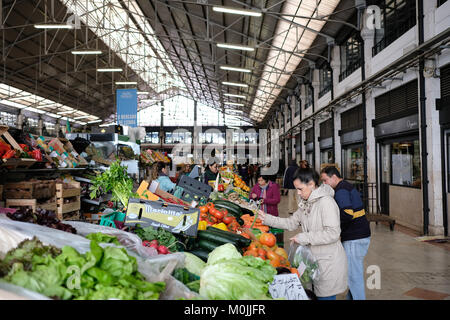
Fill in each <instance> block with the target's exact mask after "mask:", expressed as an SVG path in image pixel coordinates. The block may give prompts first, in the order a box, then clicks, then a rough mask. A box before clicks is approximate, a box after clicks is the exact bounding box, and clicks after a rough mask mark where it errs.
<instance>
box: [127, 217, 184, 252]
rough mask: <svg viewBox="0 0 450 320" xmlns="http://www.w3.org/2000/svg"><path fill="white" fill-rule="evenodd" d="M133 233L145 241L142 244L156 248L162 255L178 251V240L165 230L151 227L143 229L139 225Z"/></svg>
mask: <svg viewBox="0 0 450 320" xmlns="http://www.w3.org/2000/svg"><path fill="white" fill-rule="evenodd" d="M133 232H134V233H136V235H137V236H138V237H139V238H141V239H142V240H143V242H142V244H143V245H144V246H148V247H154V248H155V249H157V250H158V253H160V254H167V253H170V252H175V251H177V247H176V244H177V238H175V236H174V235H173V234H172V233H170V232H169V231H166V230H164V229H163V228H158V229H155V228H153V227H151V226H149V227H145V228H141V227H140V226H139V224H137V225H136V228H135V229H134V230H133ZM152 241H153V243H152ZM169 250H170V251H169Z"/></svg>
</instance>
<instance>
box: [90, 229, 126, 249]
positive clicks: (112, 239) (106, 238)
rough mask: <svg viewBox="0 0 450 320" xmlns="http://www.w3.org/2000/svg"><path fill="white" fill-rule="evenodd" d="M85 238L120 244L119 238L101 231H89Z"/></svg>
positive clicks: (98, 241)
mask: <svg viewBox="0 0 450 320" xmlns="http://www.w3.org/2000/svg"><path fill="white" fill-rule="evenodd" d="M86 239H89V240H92V241H95V242H97V243H102V242H103V243H113V244H116V245H118V246H120V242H119V240H117V237H115V236H110V235H109V234H104V233H101V232H96V233H90V234H88V235H87V236H86Z"/></svg>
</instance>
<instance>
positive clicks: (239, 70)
mask: <svg viewBox="0 0 450 320" xmlns="http://www.w3.org/2000/svg"><path fill="white" fill-rule="evenodd" d="M220 69H222V70H228V71H237V72H247V73H249V72H251V70H250V69H244V68H236V67H230V66H220Z"/></svg>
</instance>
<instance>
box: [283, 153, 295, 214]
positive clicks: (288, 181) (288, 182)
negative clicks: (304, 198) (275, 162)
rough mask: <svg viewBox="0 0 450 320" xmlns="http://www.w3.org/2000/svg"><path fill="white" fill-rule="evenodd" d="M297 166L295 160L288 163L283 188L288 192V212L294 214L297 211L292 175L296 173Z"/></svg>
mask: <svg viewBox="0 0 450 320" xmlns="http://www.w3.org/2000/svg"><path fill="white" fill-rule="evenodd" d="M297 169H298V166H297V163H296V162H295V160H290V161H289V166H288V167H287V168H286V171H285V172H284V178H283V188H284V189H286V190H288V212H289V214H292V213H294V212H295V211H297V209H298V201H297V190H296V189H295V187H294V173H295V171H297Z"/></svg>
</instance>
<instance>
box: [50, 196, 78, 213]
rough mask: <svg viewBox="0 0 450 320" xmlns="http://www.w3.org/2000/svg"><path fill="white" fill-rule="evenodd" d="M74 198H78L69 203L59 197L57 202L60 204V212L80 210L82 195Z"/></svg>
mask: <svg viewBox="0 0 450 320" xmlns="http://www.w3.org/2000/svg"><path fill="white" fill-rule="evenodd" d="M74 198H76V200H74V201H72V202H69V203H64V201H63V200H62V199H58V200H57V202H56V204H57V205H58V214H59V213H60V214H63V213H68V212H72V211H78V210H80V208H81V201H80V196H77V197H74Z"/></svg>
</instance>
